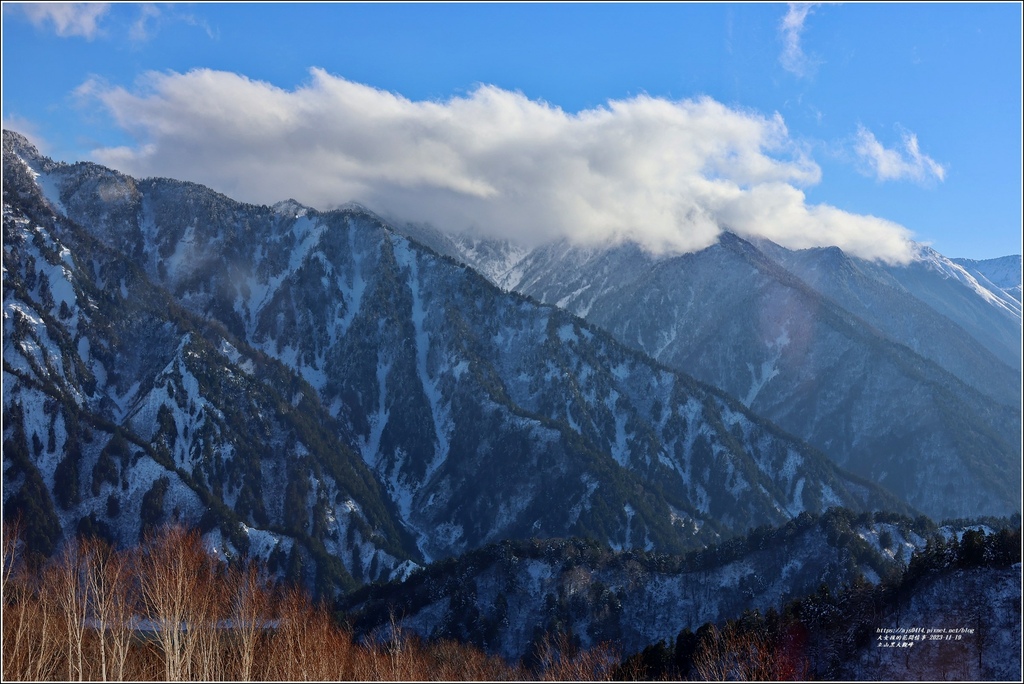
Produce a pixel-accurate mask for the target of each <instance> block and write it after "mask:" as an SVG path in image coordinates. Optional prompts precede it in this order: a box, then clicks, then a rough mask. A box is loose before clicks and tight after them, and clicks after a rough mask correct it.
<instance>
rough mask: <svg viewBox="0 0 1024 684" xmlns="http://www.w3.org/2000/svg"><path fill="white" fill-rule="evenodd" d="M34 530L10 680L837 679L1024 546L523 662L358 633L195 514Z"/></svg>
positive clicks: (945, 550)
mask: <svg viewBox="0 0 1024 684" xmlns="http://www.w3.org/2000/svg"><path fill="white" fill-rule="evenodd" d="M21 531H22V530H21V527H20V525H19V524H18V523H17V522H12V523H10V524H5V526H4V534H3V545H4V566H3V679H4V680H8V681H10V680H67V681H74V680H102V681H108V680H113V681H118V680H166V681H182V680H239V681H251V680H252V681H255V680H295V681H298V680H307V681H308V680H363V681H366V680H377V681H410V680H412V681H415V680H419V681H423V680H437V681H441V680H446V681H453V680H554V681H564V680H657V679H662V680H723V679H741V680H749V679H752V680H776V681H778V680H805V679H834V678H841V677H842V675H844V674H850V672H851V670H850V669H849V667H850V664H851V663H853V662H854V661H856V659H857V658H858V654H859V653H863V651H864V650H865V648H870V647H871V646H872V640H873V639H877V634H876V625H877V624H879V622H880V621H881V620H883V619H884V618H885V617H886V616H890V617H891V616H892V615H893V611H896V615H897V618H898V614H899V611H901V610H904V611H906V610H908V608H907V606H908V605H909V599H910V597H912V596H913V595H914V593H915V592H916V591H918V590H919V588H920V587H921V586H923V585H926V584H928V583H930V582H932V583H934V582H935V581H936V579H937V578H941V577H942V576H943V575H944V574H948V573H951V572H961V573H962V572H971V571H982V570H990V569H993V568H1010V567H1014V564H1019V563H1020V547H1021V537H1020V528H1019V527H1018V528H1017V529H1013V530H1011V529H1008V528H1003V529H1001V530H999V531H997V532H992V533H989V534H986V533H985V532H984V531H982V530H977V529H975V530H968V531H966V532H965V533H964V534H963V535H962V536H961V538H960V539H959V540H958V539H956V538H955V537H954V538H953V539H951V540H949V541H948V542H947V541H942V540H941V539H940V538H936V540H935V541H934V542H930V543H929V545H928V547H927V548H926V549H925V550H924V552H922V553H920V554H915V556H914V557H913V559H912V560H911V562H910V564H909V566H908V568H907V570H906V571H905V572H904V573H902V575H901V576H900V577H898V578H894V579H891V580H885V581H883V582H881V583H879V584H878V585H871V584H868V583H866V582H858V583H855V584H854V585H852V586H847V587H843V588H841V589H840V590H837V591H829V589H828V588H827V587H825V586H824V585H823V586H822V588H821V589H820V590H819V591H818V592H817V593H816V594H814V595H812V596H808V597H804V598H801V599H798V600H795V601H792V602H789V603H787V604H786V605H785V606H781V607H780V609H779V610H776V609H774V608H772V609H769V610H768V611H767V612H766V613H765V614H763V615H762V614H761V613H760V612H758V611H749V612H747V613H745V614H744V615H742V616H738V617H737V618H736V619H733V620H729V621H726V622H725V623H724V624H719V625H714V624H710V623H709V624H705V625H703V626H701V627H700V628H699V629H698V630H696V632H693V631H691V630H689V629H687V630H684V631H683V632H682V633H680V634H679V635H678V636H677V638H676V639H675V640H674V642H673V643H666V642H665V641H662V642H659V643H657V644H652V645H651V646H649V647H648V648H646V649H644V650H643V651H642V652H641V653H636V654H622V653H620V652H619V651H618V650H617V648H616V646H615V645H614V644H612V643H602V644H599V645H597V646H594V647H592V648H589V649H584V648H580V647H579V642H578V640H577V639H575V638H574V636H573V635H572V634H571V632H570V633H564V632H563V633H548V634H544V635H543V636H542V637H541V638H540V639H538V641H537V644H536V647H535V648H534V649H532V650H531V653H530V654H529V655H528V656H527V657H525V658H523V659H522V661H521V662H516V663H509V662H506V661H504V660H503V659H501V658H500V657H498V656H494V655H488V654H487V653H486V652H485V651H484V650H482V649H480V648H478V647H476V646H472V645H468V644H464V643H460V642H458V641H456V640H452V639H438V640H425V639H422V638H420V637H418V636H416V635H414V634H412V633H411V632H409V631H407V630H405V629H403V628H402V627H401V625H400V620H399V619H398V617H397V616H394V615H392V616H391V619H390V620H389V621H388V623H387V624H386V625H384V626H383V627H380V628H378V629H376V630H374V631H373V632H371V633H358V632H357V631H356V630H355V629H354V628H353V626H352V625H351V624H349V622H348V616H347V615H346V614H345V613H344V612H343V611H339V610H338V609H337V605H331V604H328V603H326V602H324V601H314V600H313V599H312V598H311V597H310V595H309V594H308V593H307V592H306V591H305V590H303V589H302V588H299V587H297V586H294V585H288V584H284V583H279V582H275V581H273V580H272V579H271V578H270V575H269V573H268V572H267V570H266V568H265V567H262V566H261V565H259V564H257V563H253V562H251V561H247V560H244V559H231V560H225V559H220V558H218V557H217V556H216V555H214V554H212V553H211V552H210V550H209V549H208V548H207V547H206V546H205V545H204V542H203V540H202V538H201V536H200V535H199V533H198V531H195V530H187V529H185V528H183V527H181V526H163V527H160V528H156V529H153V530H152V531H151V532H150V533H149V534H147V535H146V537H145V538H144V541H143V542H142V543H141V544H140V545H139V546H137V547H134V548H128V549H123V550H119V549H116V548H114V547H112V546H110V545H109V544H108V543H107V542H105V541H103V540H101V539H96V538H81V539H77V540H71V541H69V542H68V543H66V544H64V545H63V547H62V549H61V550H60V551H59V552H58V553H57V554H56V555H54V556H52V557H51V558H49V559H45V558H43V557H42V556H39V555H35V554H32V553H30V552H26V550H25V545H24V542H23V540H22V539H21V538H20V533H21ZM1016 567H1017V568H1018V569H1019V565H1017V566H1016ZM1018 617H1019V615H1018ZM982 619H983V617H982V615H981V614H980V613H979V615H978V623H977V625H971V626H970V628H971V633H972V636H973V637H974V638H972V639H971V640H970V641H969V642H968V641H965V642H964V643H963V644H959V645H958V646H959V648H956V649H953V648H945V649H943V651H942V653H943V654H944V655H943V657H942V658H940V659H936V660H935V661H934V663H930V664H929V666H928V667H929V668H931V669H929V670H928V671H926V672H922V674H926V675H934V676H937V677H940V678H943V679H945V678H948V677H952V678H956V679H959V678H961V677H959V676H957V674H958V673H961V674H975V673H980V674H982V675H984V674H985V672H990V671H991V670H986V669H985V668H984V662H983V657H984V656H985V655H986V654H985V648H986V646H988V647H991V645H992V643H993V640H994V638H995V636H994V635H991V634H986V633H985V628H986V625H985V624H983V623H982ZM897 623H898V620H897ZM975 628H976V629H977V633H975V631H974V630H975ZM918 650H919V651H920V649H918ZM974 660H977V663H978V666H979V669H977V670H975V669H974V668H973V661H974Z"/></svg>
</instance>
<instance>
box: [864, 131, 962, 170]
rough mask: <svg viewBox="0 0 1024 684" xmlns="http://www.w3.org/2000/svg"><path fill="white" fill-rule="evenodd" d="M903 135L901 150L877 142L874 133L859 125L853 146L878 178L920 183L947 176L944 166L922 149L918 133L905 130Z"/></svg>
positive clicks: (866, 166) (867, 167)
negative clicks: (918, 140)
mask: <svg viewBox="0 0 1024 684" xmlns="http://www.w3.org/2000/svg"><path fill="white" fill-rule="evenodd" d="M902 138H903V150H902V151H900V150H896V149H889V148H887V147H885V146H884V145H882V143H880V142H878V139H877V138H876V137H875V135H874V133H872V132H871V131H869V130H868V129H866V128H864V127H863V126H859V127H858V129H857V138H856V142H855V144H854V150H855V151H856V152H857V155H858V156H859V157H860V159H861V161H862V162H863V163H864V164H865V167H864V168H865V173H866V175H873V176H874V177H875V178H877V179H878V180H879V181H889V180H911V181H915V182H917V183H925V182H927V181H930V180H934V179H938V180H939V181H943V180H945V179H946V169H945V167H943V166H942V165H941V164H939V163H938V162H936V161H935V160H934V159H932V158H931V157H929V156H928V155H926V154H924V153H922V152H921V147H920V145H919V144H918V142H917V136H916V135H914V134H913V133H911V132H909V131H903V135H902Z"/></svg>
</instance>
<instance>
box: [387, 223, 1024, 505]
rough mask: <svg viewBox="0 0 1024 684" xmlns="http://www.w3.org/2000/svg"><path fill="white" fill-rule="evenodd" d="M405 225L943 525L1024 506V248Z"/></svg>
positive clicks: (495, 279)
mask: <svg viewBox="0 0 1024 684" xmlns="http://www.w3.org/2000/svg"><path fill="white" fill-rule="evenodd" d="M403 230H404V231H405V232H406V233H407V234H409V235H411V236H413V237H420V238H421V239H423V240H424V241H425V242H428V243H429V244H431V245H433V246H434V248H435V249H437V250H439V251H441V252H443V253H447V254H449V255H451V256H452V257H453V258H456V259H459V260H461V261H464V262H465V263H467V264H469V265H471V266H473V267H474V268H476V269H477V270H479V271H480V272H481V273H486V274H488V275H489V277H490V278H491V279H492V281H493V282H495V283H496V284H498V285H499V286H501V287H503V288H505V289H509V290H511V291H517V292H521V293H523V294H526V295H528V296H530V297H533V298H535V299H537V300H538V301H541V302H547V303H552V304H556V305H557V306H559V307H561V308H564V309H565V310H568V311H572V312H574V313H576V314H578V315H579V316H582V317H584V318H585V319H586V320H587V321H589V322H591V323H594V324H596V325H598V326H600V327H601V328H602V329H604V330H607V331H609V332H611V333H612V334H613V335H614V336H615V338H616V339H617V340H618V341H620V342H622V343H623V344H625V345H627V346H629V347H632V348H634V349H636V350H637V351H640V352H643V353H645V354H648V355H649V356H651V357H652V358H654V359H657V360H658V361H660V362H662V363H664V364H665V365H667V366H669V367H671V368H673V369H675V370H678V371H682V372H685V373H688V374H690V375H692V376H693V377H695V378H697V379H699V380H701V381H703V382H706V383H708V384H711V385H713V386H715V387H718V388H720V389H722V390H724V391H725V392H726V393H728V394H729V395H731V396H733V397H735V398H736V399H738V400H739V401H741V402H742V403H743V405H744V406H746V407H748V408H750V409H751V410H753V411H754V412H755V413H757V414H758V415H761V416H763V417H765V418H767V419H769V420H771V421H772V422H774V423H775V424H777V425H779V426H780V427H782V428H783V429H785V430H787V431H788V432H790V433H791V434H793V435H795V436H797V437H799V438H801V439H804V440H806V441H807V442H809V443H810V444H812V445H814V446H815V447H817V448H818V449H820V450H821V451H822V452H824V453H826V454H827V455H828V456H829V457H830V458H831V459H832V460H833V461H834V462H835V463H837V464H838V465H840V466H842V467H844V468H846V469H848V470H850V471H852V472H854V473H856V474H858V475H860V476H862V477H864V478H866V479H868V480H870V481H872V482H878V483H881V484H883V485H884V486H885V487H886V488H888V489H889V490H890V491H892V492H893V493H895V494H896V495H898V496H899V497H900V498H902V499H903V500H904V501H906V502H908V503H910V504H911V505H913V506H914V507H916V508H917V509H918V510H920V511H922V512H924V513H926V514H928V515H930V516H932V517H934V518H936V519H941V518H944V517H961V516H972V515H984V514H995V515H1005V514H1008V513H1010V512H1012V511H1017V510H1019V509H1020V484H1019V483H1020V473H1021V471H1020V463H1021V440H1020V431H1021V419H1020V407H1021V304H1020V301H1019V281H1020V257H1019V256H1017V257H1005V258H1003V259H997V260H989V261H987V262H967V261H965V262H964V264H965V265H961V264H960V263H958V262H955V261H953V260H950V259H947V258H945V257H943V256H942V255H940V254H938V253H937V252H935V251H934V250H932V249H930V248H927V247H924V246H921V247H920V248H919V254H918V259H917V260H916V261H913V262H911V263H909V264H905V265H887V264H883V263H878V262H869V261H866V260H864V259H859V258H856V257H852V256H850V255H847V254H845V253H844V252H842V251H841V250H840V249H838V248H836V247H828V248H814V249H805V250H796V251H794V250H788V249H785V248H782V247H780V246H778V245H776V244H774V243H771V242H769V241H767V240H756V241H753V240H744V239H742V238H740V237H738V236H736V235H734V234H731V233H728V232H726V233H724V234H723V235H722V236H721V239H720V240H719V241H718V243H717V244H715V245H713V246H712V247H709V248H707V249H705V250H702V251H700V252H696V253H692V254H684V255H679V256H671V255H661V256H657V255H652V254H650V253H648V252H646V251H644V250H643V249H641V248H640V247H639V246H638V245H636V244H632V243H625V244H619V245H611V246H602V247H581V246H577V245H573V244H570V243H568V242H565V241H559V242H554V243H549V244H545V245H541V246H539V247H536V248H534V249H532V250H524V249H523V248H522V247H517V246H513V245H510V244H508V243H502V242H497V241H484V240H470V239H466V238H464V237H457V236H456V237H453V236H446V235H444V234H441V233H439V232H438V231H436V230H432V229H429V228H424V227H421V226H411V225H410V226H405V227H404V228H403ZM985 273H988V274H989V275H991V278H992V279H989V278H988V277H987V276H986V275H984V274H985ZM993 281H998V282H999V283H1000V285H995V284H994V282H993ZM1014 283H1018V284H1017V285H1014ZM1015 288H1016V289H1015ZM1015 297H1016V298H1015Z"/></svg>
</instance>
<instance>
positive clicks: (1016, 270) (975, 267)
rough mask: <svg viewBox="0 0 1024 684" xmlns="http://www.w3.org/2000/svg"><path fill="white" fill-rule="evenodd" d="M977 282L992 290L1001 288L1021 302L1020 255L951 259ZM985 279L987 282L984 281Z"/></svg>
mask: <svg viewBox="0 0 1024 684" xmlns="http://www.w3.org/2000/svg"><path fill="white" fill-rule="evenodd" d="M953 261H954V262H956V263H957V264H959V265H960V266H962V267H963V269H964V270H965V271H967V272H968V273H969V274H971V275H972V276H973V277H974V278H975V279H976V280H977V281H978V282H979V283H983V285H984V287H986V288H988V289H989V290H992V291H998V290H1002V291H1003V292H1005V293H1006V294H1008V295H1009V296H1010V297H1011V298H1012V299H1015V300H1016V301H1017V303H1018V304H1019V303H1020V302H1021V280H1022V278H1021V257H1020V255H1019V254H1018V255H1015V256H1004V257H996V258H995V259H980V260H979V259H953ZM986 281H987V282H986Z"/></svg>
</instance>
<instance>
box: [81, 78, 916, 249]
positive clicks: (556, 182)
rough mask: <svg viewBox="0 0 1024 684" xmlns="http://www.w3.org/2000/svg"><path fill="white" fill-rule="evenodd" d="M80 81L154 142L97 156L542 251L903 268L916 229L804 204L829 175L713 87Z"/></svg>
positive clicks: (228, 189)
mask: <svg viewBox="0 0 1024 684" xmlns="http://www.w3.org/2000/svg"><path fill="white" fill-rule="evenodd" d="M79 90H80V92H81V93H82V94H83V95H86V96H89V97H96V98H99V100H100V101H101V102H102V103H103V104H104V105H105V106H106V107H107V108H108V109H109V111H110V112H111V113H112V114H113V116H114V117H115V119H116V121H117V122H118V123H119V125H121V126H122V127H123V128H124V129H126V130H127V131H128V132H130V133H131V134H133V135H134V136H135V137H136V139H137V140H139V141H140V143H139V145H138V146H136V147H122V148H108V149H101V150H97V151H96V152H95V158H96V159H97V160H98V161H101V162H102V163H105V164H108V165H110V166H114V167H116V168H119V169H121V170H123V171H125V172H127V173H130V174H132V175H136V176H171V177H176V178H183V179H188V180H194V181H197V182H201V183H204V184H206V185H209V186H211V187H213V188H215V189H217V190H219V191H220V192H223V193H225V194H227V195H229V196H232V197H235V198H237V199H241V200H244V201H250V202H258V203H266V204H270V203H273V202H275V201H277V200H281V199H285V198H288V197H294V198H295V199H297V200H299V201H300V202H303V203H305V204H309V205H312V206H316V207H319V208H328V207H330V206H336V205H339V204H342V203H344V202H346V201H349V200H355V201H358V202H361V203H362V204H364V205H366V206H368V207H370V208H372V209H374V210H375V211H377V212H378V213H381V214H383V215H387V216H391V217H393V218H396V219H399V220H410V221H417V222H429V223H432V224H434V225H435V226H437V227H439V228H443V229H448V230H476V231H478V232H480V233H483V234H486V235H491V236H501V237H508V238H511V239H516V240H519V241H522V242H526V243H534V244H535V243H538V242H542V241H545V240H549V239H554V238H559V237H568V238H570V239H572V240H575V241H577V242H581V243H595V242H599V241H607V240H623V239H631V240H636V241H637V242H639V243H641V244H642V245H644V246H645V247H646V248H647V249H649V250H651V251H654V252H661V251H671V252H686V251H693V250H697V249H701V248H703V247H706V246H708V245H710V244H712V243H713V242H714V241H715V240H716V239H717V236H718V235H719V233H720V232H721V231H722V229H723V228H725V229H729V230H733V231H735V232H737V233H740V234H743V235H750V236H755V235H757V236H764V237H768V238H770V239H773V240H775V241H777V242H779V243H780V244H783V245H787V246H791V247H808V246H813V245H838V246H840V247H843V248H844V249H848V250H849V251H851V252H853V253H855V254H860V255H861V256H865V257H868V258H880V259H885V260H889V261H905V260H908V259H909V258H911V256H912V254H913V246H912V244H911V243H910V241H909V237H910V236H909V233H908V231H907V230H906V229H904V228H902V227H901V226H898V225H896V224H893V223H890V222H887V221H882V220H880V219H876V218H873V217H867V216H857V215H853V214H849V213H847V212H843V211H840V210H838V209H835V208H833V207H829V206H826V205H817V206H810V205H807V204H806V202H805V198H804V194H803V192H802V191H801V190H800V189H799V188H801V187H805V186H809V185H812V184H815V183H817V182H818V181H819V179H820V169H819V167H818V166H817V165H816V164H815V163H814V162H813V161H812V160H811V159H810V158H809V157H808V156H807V154H806V153H805V151H804V150H803V148H802V147H801V146H800V145H798V144H796V143H795V142H794V141H793V140H791V138H790V136H789V133H788V131H787V130H786V126H785V124H784V122H783V120H782V118H781V117H780V116H779V115H778V114H775V115H774V116H770V117H766V116H763V115H761V114H758V113H756V112H750V111H740V110H736V109H730V108H728V107H726V106H724V105H722V104H720V103H719V102H716V101H715V100H712V99H710V98H701V99H696V100H681V101H668V100H664V99H659V98H653V97H648V96H639V97H634V98H631V99H628V100H617V101H611V102H609V103H608V104H607V105H606V106H604V107H599V108H595V109H589V110H585V111H581V112H579V113H577V114H571V113H567V112H565V111H563V110H561V109H560V108H558V107H555V106H552V105H550V104H547V103H544V102H538V101H533V100H530V99H528V98H527V97H526V96H524V95H523V94H521V93H514V92H509V91H506V90H501V89H499V88H496V87H492V86H480V87H478V88H477V89H476V90H474V91H473V92H471V93H470V94H468V95H466V96H464V97H453V98H451V99H449V100H446V101H421V102H414V101H410V100H408V99H405V98H403V97H401V96H399V95H395V94H392V93H388V92H384V91H381V90H377V89H374V88H371V87H369V86H365V85H361V84H358V83H353V82H351V81H347V80H345V79H343V78H338V77H335V76H332V75H330V74H328V73H326V72H324V71H322V70H319V69H313V70H312V71H311V79H310V81H309V82H308V83H307V84H305V85H303V86H302V87H299V88H296V89H295V90H283V89H280V88H277V87H275V86H273V85H270V84H267V83H263V82H259V81H253V80H250V79H247V78H245V77H243V76H239V75H237V74H233V73H226V72H217V71H210V70H196V71H192V72H189V73H186V74H176V73H161V74H157V73H150V74H148V75H147V76H146V77H145V79H144V82H143V84H142V85H141V86H140V89H139V90H137V91H133V92H130V91H128V90H125V89H123V88H116V87H110V86H108V85H106V84H103V83H102V82H99V81H96V82H90V83H87V84H84V85H83V86H82V87H81V88H80V89H79Z"/></svg>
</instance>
